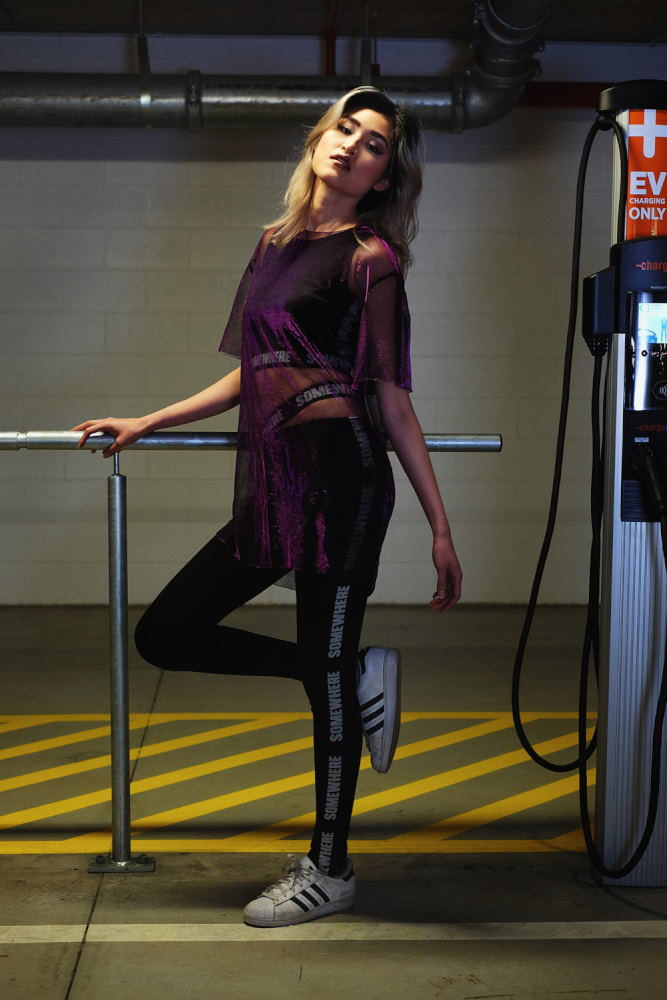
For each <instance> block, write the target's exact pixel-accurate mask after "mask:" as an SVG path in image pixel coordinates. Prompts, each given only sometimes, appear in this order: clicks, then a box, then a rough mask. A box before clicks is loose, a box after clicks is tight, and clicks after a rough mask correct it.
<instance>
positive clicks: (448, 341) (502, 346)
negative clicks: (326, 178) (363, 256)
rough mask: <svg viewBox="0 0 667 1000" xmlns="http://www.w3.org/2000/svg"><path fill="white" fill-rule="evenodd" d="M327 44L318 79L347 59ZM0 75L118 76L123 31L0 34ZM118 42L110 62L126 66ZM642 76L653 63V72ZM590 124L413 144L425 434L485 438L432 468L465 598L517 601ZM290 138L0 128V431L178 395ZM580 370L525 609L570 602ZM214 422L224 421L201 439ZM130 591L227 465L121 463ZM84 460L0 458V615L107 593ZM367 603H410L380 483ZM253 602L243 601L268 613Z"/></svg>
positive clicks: (305, 66)
mask: <svg viewBox="0 0 667 1000" xmlns="http://www.w3.org/2000/svg"><path fill="white" fill-rule="evenodd" d="M355 49H356V46H355V43H354V42H351V41H350V42H349V43H344V42H342V43H341V44H340V60H339V65H340V69H341V71H346V70H349V69H351V68H352V67H353V66H354V64H355V62H354V61H355V59H356V51H355ZM0 52H1V54H2V59H3V69H5V70H12V69H16V70H19V69H42V70H68V69H69V70H78V71H88V70H101V71H110V72H111V71H124V70H132V69H133V68H134V67H133V65H132V49H131V46H130V45H129V43H128V42H127V40H125V39H109V38H104V39H97V40H96V39H92V40H91V39H90V38H86V39H76V38H62V39H58V38H53V37H52V36H49V37H45V38H34V37H30V36H25V37H24V38H21V37H20V36H18V37H17V36H15V35H13V36H11V39H9V38H7V37H5V38H2V37H1V36H0ZM128 53H129V54H128ZM151 54H152V63H153V68H154V70H155V71H156V72H161V71H162V72H167V71H170V72H181V71H184V70H185V69H187V68H188V67H190V66H193V67H195V68H197V69H200V70H202V71H203V72H225V73H233V72H257V73H279V72H285V71H287V70H288V69H289V71H290V72H295V70H296V72H318V71H319V69H320V49H319V43H318V41H317V40H316V39H294V40H289V39H283V40H281V46H280V47H279V51H276V46H275V43H274V42H273V41H271V40H266V39H235V40H233V42H229V41H226V40H221V39H192V38H189V39H171V40H170V39H156V40H154V41H152V42H151ZM663 58H664V47H662V48H660V47H654V48H651V49H648V48H644V47H642V46H623V47H618V46H617V47H608V46H573V45H569V46H557V45H555V46H550V47H549V48H547V50H546V52H545V53H544V54H543V58H542V62H543V66H544V69H545V73H544V77H545V78H546V79H566V80H585V79H593V80H614V79H615V80H620V79H628V78H633V77H637V76H644V77H647V76H651V75H653V76H659V75H660V69H659V66H660V64H661V60H662V59H663ZM380 59H381V63H382V68H383V71H384V72H387V73H392V72H403V73H408V74H409V73H415V72H419V73H431V72H432V73H448V72H450V71H451V69H452V68H453V67H454V66H455V65H457V64H458V63H460V60H461V54H460V53H459V52H458V50H456V49H455V48H452V47H451V46H448V45H447V44H445V43H440V42H433V41H423V42H419V41H409V42H400V41H393V42H382V41H381V43H380ZM652 63H653V64H654V65H652ZM592 120H593V115H592V112H590V113H589V112H585V111H575V110H567V109H555V110H537V109H529V108H521V109H518V110H517V111H515V112H514V113H513V114H512V115H511V116H510V117H509V118H506V119H504V120H503V121H501V122H499V123H497V124H496V125H494V126H491V127H489V128H486V129H481V130H472V131H470V132H467V133H465V134H463V135H457V136H452V135H449V134H446V133H436V132H429V133H427V136H426V146H427V168H426V177H425V193H424V198H423V202H422V208H421V233H420V236H419V238H418V241H417V244H416V246H415V255H416V266H415V267H414V269H413V271H412V272H411V274H410V277H409V281H408V293H409V298H410V303H411V311H412V316H413V337H414V341H413V364H414V372H415V394H414V401H415V405H416V408H417V410H418V412H419V414H420V416H421V418H422V422H423V426H424V430H425V431H427V432H429V431H452V432H456V431H465V432H498V433H502V435H503V438H504V450H503V452H502V453H501V454H499V455H450V456H442V455H436V456H434V458H433V461H434V465H435V468H436V472H437V475H438V478H439V480H440V482H441V485H442V490H443V494H444V496H445V500H446V504H447V508H448V512H449V515H450V519H451V521H452V524H453V528H454V534H455V539H456V542H457V547H458V550H459V553H460V557H461V560H462V563H463V566H464V571H465V588H464V596H465V599H466V600H467V601H494V602H510V603H511V602H523V601H525V600H526V598H527V594H528V590H529V586H530V580H531V578H532V570H533V567H534V563H535V560H536V557H537V552H538V549H539V544H540V541H541V536H542V532H543V528H544V522H545V516H546V506H547V502H548V497H549V492H550V477H551V467H552V461H553V450H554V440H555V429H556V421H557V414H558V404H559V393H560V382H561V368H562V353H563V343H564V336H565V327H566V321H567V306H568V284H569V279H568V269H569V255H570V243H571V229H572V215H573V199H574V187H575V180H576V170H577V163H578V158H579V152H580V148H581V145H582V142H583V138H584V135H585V133H586V131H587V129H588V127H589V125H590V123H591V122H592ZM300 135H301V133H300V131H299V129H293V130H280V131H279V130H275V129H263V130H258V129H243V130H240V131H236V132H225V133H222V132H216V131H213V130H209V131H206V132H201V133H198V134H187V133H184V132H183V133H182V132H177V131H171V130H170V131H159V130H153V131H138V130H127V129H123V130H112V129H109V130H97V129H95V130H90V129H85V130H84V129H81V130H75V129H24V130H19V129H6V130H4V131H3V133H2V148H1V150H0V180H1V184H0V229H1V233H2V239H1V240H0V302H1V317H2V318H1V322H2V328H1V338H0V392H1V401H0V430H44V429H67V428H69V427H71V426H72V425H73V424H76V423H78V422H79V421H81V420H84V419H86V418H89V417H94V416H105V415H108V414H116V415H134V414H139V413H141V412H146V411H148V410H152V409H155V408H157V407H160V406H163V405H164V404H166V403H168V402H170V401H173V400H174V399H177V398H182V397H184V396H187V395H190V394H191V393H193V392H195V391H197V390H198V389H199V388H201V387H203V386H204V385H207V384H209V383H210V382H212V381H214V380H215V379H217V378H219V377H220V376H221V375H223V374H224V373H225V372H226V371H228V370H229V369H230V367H231V366H232V364H233V362H231V361H230V360H228V359H225V358H224V357H223V356H221V355H219V354H217V353H216V347H217V343H218V340H219V337H220V333H221V330H222V328H223V327H224V323H225V320H226V315H227V313H228V310H229V307H230V304H231V301H232V297H233V294H234V291H235V288H236V284H237V282H238V279H239V277H240V274H241V272H242V270H243V267H244V266H245V263H246V261H247V258H248V256H249V253H250V252H251V250H252V248H253V246H254V244H255V242H256V240H257V237H258V234H259V231H260V228H261V225H262V223H263V222H266V221H268V220H269V219H270V218H271V217H272V216H274V215H275V213H276V211H277V206H278V202H279V199H280V197H281V196H282V191H283V189H284V185H285V182H286V178H287V176H288V173H289V168H290V165H289V161H290V157H291V156H292V153H293V150H294V148H295V147H296V146H297V145H298V143H299V141H300ZM610 162H611V156H610V144H609V142H608V140H606V139H602V140H600V142H599V146H598V147H597V148H596V150H595V152H594V155H593V157H592V161H591V170H590V183H589V197H588V205H587V216H586V218H587V222H586V240H585V245H584V254H583V272H584V273H587V272H589V271H593V270H597V269H598V268H599V267H601V266H604V265H605V264H606V260H607V248H608V245H609V216H610V174H611V170H610ZM590 370H591V364H590V361H589V358H588V356H587V352H586V351H585V348H583V347H581V346H578V348H577V357H576V363H575V370H574V379H573V401H572V410H571V419H570V432H569V446H568V457H567V462H566V469H565V479H564V483H563V490H562V500H561V516H560V528H559V531H558V534H557V537H556V541H555V544H554V551H553V557H552V560H551V565H550V568H549V571H548V573H547V577H546V579H545V585H544V588H543V592H542V598H543V600H545V601H550V602H565V603H569V602H579V601H583V600H584V599H585V592H586V571H587V567H586V553H587V547H588V527H587V522H586V517H587V476H588V465H589V451H590V448H589V444H588V427H587V422H588V417H587V403H586V400H587V393H588V384H589V375H590ZM200 426H201V427H202V429H203V428H204V427H206V428H207V429H233V428H234V427H235V416H234V415H233V414H230V415H225V416H223V417H219V418H215V419H212V420H210V421H207V422H204V423H202V424H201V425H200ZM121 466H122V471H123V472H124V473H125V474H126V475H127V476H128V491H129V512H130V529H129V551H130V599H131V601H132V602H134V603H143V602H147V601H149V600H150V599H151V597H152V596H153V595H154V594H155V593H156V591H157V590H158V589H159V588H160V587H161V586H162V585H163V583H164V582H166V580H167V579H168V578H169V576H170V575H171V574H172V573H173V572H174V571H175V570H176V569H177V568H178V567H179V565H181V564H182V563H183V562H184V561H185V560H186V559H187V558H188V557H189V555H190V554H191V553H192V552H194V551H195V550H196V549H197V548H198V547H199V545H201V544H202V543H203V542H204V541H206V540H207V539H208V538H209V537H210V536H211V534H212V533H213V532H214V531H215V530H216V528H217V527H218V526H219V525H221V524H223V523H224V521H225V520H226V519H227V517H228V516H229V511H230V505H231V497H232V477H233V454H231V453H223V454H213V453H194V452H188V453H182V452H171V453H155V452H153V453H136V452H134V453H132V452H128V453H125V454H124V455H123V456H122V459H121ZM109 472H110V468H109V464H108V463H106V462H105V461H103V460H102V459H101V457H100V456H99V455H95V456H91V455H90V454H87V453H65V452H25V451H20V452H0V507H1V510H2V520H3V523H2V528H1V529H0V560H1V562H2V567H1V570H0V572H1V577H0V602H2V603H7V604H15V603H34V604H42V603H45V604H50V603H56V604H57V603H99V602H103V601H104V600H105V599H106V587H107V583H106V520H105V504H106V476H107V475H108V474H109ZM397 486H398V491H397V493H398V496H397V506H396V511H395V515H394V519H393V523H392V526H391V529H390V534H389V537H388V539H387V543H386V547H385V551H384V557H383V564H382V569H381V574H380V579H379V582H378V587H377V590H376V593H375V595H374V600H376V601H389V602H409V603H412V602H418V603H421V602H425V601H427V600H428V598H429V597H430V594H431V593H432V591H433V585H434V576H433V571H432V569H431V566H430V557H429V532H428V527H427V525H426V522H425V520H424V518H423V515H422V514H421V511H420V508H419V505H418V503H417V501H416V498H415V497H414V495H413V494H412V492H411V490H410V488H409V486H408V484H407V482H406V479H405V477H404V476H403V474H402V473H401V471H400V470H397ZM290 598H291V594H290V593H289V592H287V591H285V590H282V589H278V588H272V590H271V591H269V592H268V593H267V595H265V597H264V598H263V599H264V600H269V601H284V600H286V599H287V600H289V599H290Z"/></svg>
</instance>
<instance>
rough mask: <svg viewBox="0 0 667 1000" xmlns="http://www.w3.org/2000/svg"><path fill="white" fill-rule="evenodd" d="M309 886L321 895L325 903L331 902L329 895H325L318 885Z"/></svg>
mask: <svg viewBox="0 0 667 1000" xmlns="http://www.w3.org/2000/svg"><path fill="white" fill-rule="evenodd" d="M310 888H311V889H312V890H313V892H316V893H318V895H320V896H321V897H322V899H323V901H324V902H325V903H330V902H331V899H330V897H329V896H327V894H326V892H325V891H324V889H320V887H319V885H311V887H310Z"/></svg>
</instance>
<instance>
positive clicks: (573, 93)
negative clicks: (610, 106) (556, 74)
mask: <svg viewBox="0 0 667 1000" xmlns="http://www.w3.org/2000/svg"><path fill="white" fill-rule="evenodd" d="M610 86H611V84H610V83H574V82H573V83H529V84H528V86H527V87H526V89H525V90H524V92H523V95H522V97H521V100H520V101H519V105H523V106H524V107H531V108H589V109H595V108H596V107H597V103H598V98H599V96H600V92H601V91H602V90H606V89H607V87H610Z"/></svg>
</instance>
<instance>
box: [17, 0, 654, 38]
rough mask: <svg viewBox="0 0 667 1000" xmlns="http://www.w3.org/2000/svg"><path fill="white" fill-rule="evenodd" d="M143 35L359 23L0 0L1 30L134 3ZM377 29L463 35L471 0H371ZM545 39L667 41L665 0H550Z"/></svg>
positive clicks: (124, 17) (289, 3) (115, 12)
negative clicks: (141, 12) (141, 18)
mask: <svg viewBox="0 0 667 1000" xmlns="http://www.w3.org/2000/svg"><path fill="white" fill-rule="evenodd" d="M140 7H143V28H144V31H145V32H146V33H147V34H149V35H155V34H174V35H182V34H194V35H208V34H219V35H324V34H325V32H326V29H327V23H328V22H329V19H330V17H331V14H332V13H333V11H334V10H335V8H336V7H338V16H337V19H336V33H337V34H338V35H358V34H360V33H361V32H362V31H363V26H364V10H365V4H364V3H363V2H360V0H339V2H336V0H244V2H242V3H240V4H239V5H238V6H237V5H236V4H235V3H231V2H225V0H187V2H185V3H184V2H182V0H178V2H171V3H169V2H166V3H165V2H162V0H143V2H142V0H113V2H112V0H0V31H5V32H57V33H69V32H74V33H88V32H92V33H102V34H104V33H112V34H135V33H137V31H138V30H139V23H140V21H139V10H140ZM370 9H371V11H373V10H374V9H376V10H377V17H376V18H375V21H374V23H375V26H376V29H375V30H376V32H377V34H378V35H379V36H381V37H382V36H384V37H405V38H466V37H468V36H469V35H470V33H471V31H472V20H473V4H472V0H410V2H409V3H406V2H405V0H371V3H370ZM544 36H545V39H546V40H547V41H556V40H558V41H580V42H645V43H660V42H662V43H664V42H667V0H632V2H631V3H628V0H554V3H553V7H552V14H551V19H550V22H549V23H548V24H547V26H546V28H545V31H544Z"/></svg>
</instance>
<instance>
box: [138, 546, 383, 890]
mask: <svg viewBox="0 0 667 1000" xmlns="http://www.w3.org/2000/svg"><path fill="white" fill-rule="evenodd" d="M283 572H284V571H281V570H271V569H257V568H256V567H252V566H245V565H243V564H242V563H240V562H239V561H238V560H237V559H236V558H235V557H234V556H233V555H232V553H231V552H230V550H229V549H228V548H227V546H226V544H225V543H224V542H221V541H220V540H219V539H217V538H213V539H211V541H209V542H207V544H206V545H205V546H204V547H203V548H202V549H201V550H200V551H199V552H198V553H197V554H196V555H195V556H194V557H193V558H192V559H191V560H190V562H189V563H187V565H186V566H184V567H183V569H182V570H181V571H180V572H179V573H177V575H176V576H175V577H174V579H173V580H171V581H170V583H168V584H167V586H166V587H165V588H164V590H163V591H162V592H161V593H160V594H159V595H158V597H157V598H156V599H155V601H154V602H153V604H151V606H150V607H149V608H148V609H147V610H146V612H145V613H144V615H143V616H142V618H141V619H140V621H139V623H138V625H137V628H136V632H135V642H136V645H137V649H138V650H139V653H140V654H141V656H142V657H143V658H144V659H145V660H147V661H148V662H149V663H152V664H154V666H156V667H161V668H163V669H165V670H200V671H204V672H205V673H212V674H241V675H248V676H251V677H290V678H293V679H294V680H299V681H301V682H302V683H303V685H304V687H305V689H306V693H307V695H308V700H309V702H310V706H311V709H312V712H313V735H314V744H315V792H316V803H317V805H316V821H315V831H314V834H313V839H312V842H311V849H310V852H309V855H310V858H311V859H312V861H313V862H314V864H316V865H317V867H318V868H320V869H321V871H323V872H325V873H328V874H331V875H337V874H339V872H340V871H341V870H342V869H343V868H344V866H345V861H346V857H347V837H348V833H349V829H350V818H351V815H352V805H353V802H354V793H355V789H356V784H357V776H358V773H359V759H360V756H361V721H360V713H359V705H358V702H357V696H356V658H357V651H358V647H359V637H360V633H361V625H362V621H363V617H364V611H365V609H366V600H367V595H368V589H369V588H368V583H367V581H364V582H361V581H359V580H355V579H346V580H340V579H336V580H332V579H331V577H330V576H327V575H326V574H321V573H305V572H301V571H297V572H296V574H295V576H296V597H297V604H296V613H297V641H296V643H294V642H287V641H286V640H284V639H273V638H271V637H270V636H265V635H258V634H256V633H253V632H247V631H244V630H243V629H237V628H230V627H228V626H222V625H219V624H218V622H219V621H220V620H221V619H222V618H224V617H225V616H226V615H228V614H229V613H230V612H231V611H233V610H234V609H235V608H238V607H240V606H241V605H242V604H245V603H246V601H248V600H250V598H251V597H254V596H255V595H256V594H259V593H261V591H263V590H265V589H266V588H267V587H268V586H270V585H271V584H272V583H275V582H276V580H278V579H280V577H281V576H282V575H283Z"/></svg>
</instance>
